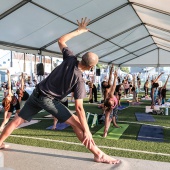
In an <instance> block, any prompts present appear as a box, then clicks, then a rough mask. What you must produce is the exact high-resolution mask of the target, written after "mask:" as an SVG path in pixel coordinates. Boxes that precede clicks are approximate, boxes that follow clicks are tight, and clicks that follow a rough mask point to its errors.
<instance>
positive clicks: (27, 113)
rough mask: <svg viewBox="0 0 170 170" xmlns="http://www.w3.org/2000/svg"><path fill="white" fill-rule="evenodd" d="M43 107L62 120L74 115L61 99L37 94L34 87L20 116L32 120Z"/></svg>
mask: <svg viewBox="0 0 170 170" xmlns="http://www.w3.org/2000/svg"><path fill="white" fill-rule="evenodd" d="M42 109H44V110H46V111H47V112H48V113H50V114H52V115H53V116H54V117H56V118H57V119H58V120H59V121H60V122H65V121H66V120H68V119H69V118H70V117H71V116H72V113H71V112H70V111H69V109H68V108H67V107H66V106H64V105H63V104H62V103H61V102H60V101H58V100H56V99H51V98H49V97H47V96H45V95H41V94H40V95H39V96H37V92H36V89H34V91H33V93H32V94H31V96H30V97H29V98H28V100H27V101H26V103H25V105H24V107H23V108H22V109H21V111H20V113H19V115H18V116H19V117H21V118H22V119H24V120H27V121H31V119H32V117H33V116H34V115H36V114H37V113H38V112H39V111H41V110H42Z"/></svg>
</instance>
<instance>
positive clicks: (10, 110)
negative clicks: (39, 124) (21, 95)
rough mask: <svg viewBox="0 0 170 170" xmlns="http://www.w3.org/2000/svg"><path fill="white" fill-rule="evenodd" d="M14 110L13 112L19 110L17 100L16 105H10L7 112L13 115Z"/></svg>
mask: <svg viewBox="0 0 170 170" xmlns="http://www.w3.org/2000/svg"><path fill="white" fill-rule="evenodd" d="M14 109H15V110H20V104H19V101H18V100H17V104H16V105H13V104H10V108H9V110H8V112H11V113H13V111H14Z"/></svg>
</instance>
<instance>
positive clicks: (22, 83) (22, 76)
mask: <svg viewBox="0 0 170 170" xmlns="http://www.w3.org/2000/svg"><path fill="white" fill-rule="evenodd" d="M21 90H24V74H23V73H22V74H21Z"/></svg>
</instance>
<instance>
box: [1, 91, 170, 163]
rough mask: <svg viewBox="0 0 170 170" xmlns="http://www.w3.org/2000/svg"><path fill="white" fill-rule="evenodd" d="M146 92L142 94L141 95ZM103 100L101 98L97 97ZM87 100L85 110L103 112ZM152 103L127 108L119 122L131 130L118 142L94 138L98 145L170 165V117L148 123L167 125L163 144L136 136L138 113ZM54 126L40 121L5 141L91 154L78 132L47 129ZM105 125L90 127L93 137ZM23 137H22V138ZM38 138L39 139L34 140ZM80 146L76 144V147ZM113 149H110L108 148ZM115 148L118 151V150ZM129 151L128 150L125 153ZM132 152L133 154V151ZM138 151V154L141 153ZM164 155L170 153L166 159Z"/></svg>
mask: <svg viewBox="0 0 170 170" xmlns="http://www.w3.org/2000/svg"><path fill="white" fill-rule="evenodd" d="M142 95H143V93H140V96H142ZM98 97H99V98H101V95H98ZM167 98H170V93H168V94H167ZM87 101H88V99H85V100H84V109H85V111H86V112H92V113H97V114H101V113H102V110H101V109H99V108H98V107H97V104H89V103H88V102H87ZM149 104H150V102H149V101H144V102H143V104H142V105H140V106H130V107H128V108H127V109H124V110H122V111H121V112H119V114H118V123H119V122H121V123H122V122H126V124H127V122H129V123H128V124H129V127H128V128H127V129H126V131H125V132H124V133H123V135H122V136H121V137H120V139H119V140H110V139H105V138H103V139H98V138H95V142H96V144H97V145H98V146H100V147H101V149H102V150H103V151H104V152H106V153H107V154H109V155H112V156H120V157H128V158H137V159H145V160H155V161H163V162H170V147H169V146H170V116H160V115H154V118H155V120H156V121H155V122H149V124H153V125H159V126H164V128H163V133H164V142H145V141H137V140H136V139H137V136H138V133H139V130H140V127H141V125H142V124H139V122H138V121H136V118H135V112H145V106H146V105H149ZM70 109H71V110H73V109H74V106H70ZM46 115H48V113H47V112H45V111H42V112H40V113H38V114H37V115H36V116H35V117H34V119H36V118H39V119H41V118H43V117H44V116H46ZM0 118H1V119H0V120H2V118H3V112H2V113H1V114H0ZM142 123H143V124H148V122H142ZM52 124H53V120H52V119H44V118H43V119H42V120H41V122H39V123H37V124H34V125H31V126H27V127H24V128H20V129H17V130H15V131H13V133H12V136H10V137H8V138H7V140H6V142H10V143H16V144H23V145H30V146H39V147H45V148H54V149H61V150H71V151H78V152H89V151H88V150H87V149H86V148H85V147H84V146H82V145H81V144H80V142H79V140H78V139H77V137H76V135H75V133H74V132H73V130H72V128H71V127H68V128H66V129H65V130H63V131H51V130H46V128H47V127H48V126H51V125H52ZM103 125H104V124H99V125H97V126H95V127H94V128H90V130H91V132H92V134H94V133H95V132H96V131H98V130H99V129H100V128H101V127H102V126H103ZM19 136H21V137H19ZM33 138H36V139H33ZM60 141H66V142H73V143H62V142H60ZM75 143H77V144H75ZM105 147H110V148H105ZM114 148H119V149H118V150H115V149H114ZM125 149H129V150H125ZM130 150H133V151H130ZM138 150H139V151H138ZM141 151H146V152H149V153H142V152H141ZM153 152H154V153H162V155H160V154H151V153H153ZM163 154H169V155H168V156H165V155H163Z"/></svg>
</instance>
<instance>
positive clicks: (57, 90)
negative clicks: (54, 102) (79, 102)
mask: <svg viewBox="0 0 170 170" xmlns="http://www.w3.org/2000/svg"><path fill="white" fill-rule="evenodd" d="M62 52H63V62H62V63H61V64H60V65H59V66H57V67H56V68H55V69H54V70H53V71H52V72H51V73H50V75H49V76H48V77H47V78H46V79H44V80H43V81H41V82H40V83H39V89H40V90H41V92H42V93H44V94H46V95H49V96H52V97H54V98H56V99H58V100H61V99H63V98H65V97H66V96H67V95H68V94H70V93H71V92H74V98H75V99H83V98H85V97H86V90H85V82H84V79H83V76H82V72H81V71H80V70H79V69H78V60H77V58H76V57H75V56H74V54H73V53H72V52H71V51H70V50H69V48H63V51H62Z"/></svg>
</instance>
